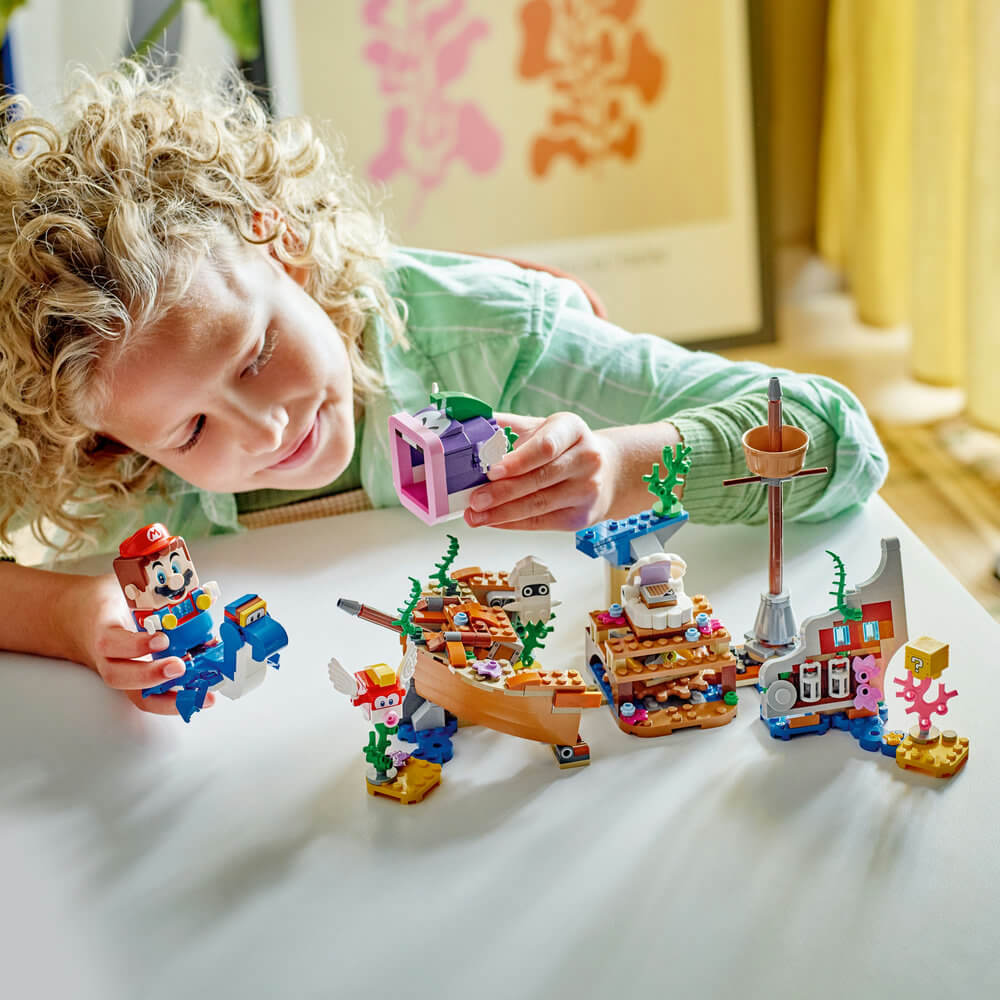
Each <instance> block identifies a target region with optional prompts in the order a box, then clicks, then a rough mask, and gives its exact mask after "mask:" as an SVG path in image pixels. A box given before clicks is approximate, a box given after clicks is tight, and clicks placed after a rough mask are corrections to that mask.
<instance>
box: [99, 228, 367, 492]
mask: <svg viewBox="0 0 1000 1000" xmlns="http://www.w3.org/2000/svg"><path fill="white" fill-rule="evenodd" d="M292 275H295V277H292ZM304 281H305V275H304V274H303V273H301V272H299V271H291V272H290V271H289V270H288V269H286V268H285V266H284V265H283V264H281V263H280V262H279V261H278V260H276V259H275V257H274V256H273V255H271V254H270V253H269V252H268V251H267V250H266V249H264V248H261V247H251V246H246V247H241V248H240V249H239V250H238V251H237V252H236V253H235V254H234V255H233V259H232V264H231V265H230V267H229V268H227V269H226V270H220V269H219V268H218V266H217V265H216V264H214V263H213V262H206V263H205V264H203V265H202V267H201V269H200V270H199V272H198V273H197V274H196V276H195V278H194V280H193V281H192V283H191V285H190V288H189V289H188V292H187V294H186V295H185V297H184V300H183V301H182V302H181V303H180V304H179V305H178V306H176V307H175V308H174V309H172V310H171V311H170V312H169V313H167V315H166V316H165V317H164V318H163V319H162V320H160V321H159V322H158V323H156V324H154V325H153V326H151V327H149V328H148V329H147V330H145V331H142V332H141V333H140V334H139V338H138V340H137V342H136V344H135V345H134V346H130V347H129V349H127V350H126V352H125V353H124V355H123V356H122V357H120V358H118V359H116V360H115V361H113V362H112V361H108V362H106V363H105V366H104V368H103V370H102V374H103V375H104V376H105V377H106V378H107V379H108V380H109V387H110V394H109V397H108V398H109V399H110V400H111V402H109V403H108V405H107V407H106V408H105V410H104V412H103V413H102V414H101V415H100V417H99V421H98V422H99V430H100V431H101V432H102V433H104V434H106V435H109V436H110V437H113V438H116V439H117V440H119V441H121V442H122V443H123V444H125V445H127V446H128V447H130V448H133V449H134V450H136V451H138V452H139V453H140V454H143V455H146V456H148V457H149V458H152V459H154V460H155V461H156V462H159V463H160V464H161V465H164V466H166V467H167V468H168V469H170V470H172V471H173V472H175V473H176V474H177V475H178V476H180V477H181V478H182V479H185V480H186V481H187V482H189V483H192V484H193V485H195V486H198V487H200V488H202V489H206V490H212V491H215V492H220V493H236V492H240V491H244V490H254V489H261V488H272V489H310V488H313V487H319V486H324V485H326V484H327V483H330V482H332V481H333V480H334V479H335V478H336V477H337V476H338V475H339V474H340V473H341V472H343V470H344V469H345V468H346V467H347V464H348V462H349V461H350V458H351V453H352V450H353V447H354V407H353V392H352V382H351V367H350V362H349V360H348V357H347V351H346V349H345V348H344V344H343V341H342V340H341V337H340V334H339V333H338V332H337V329H336V328H335V326H334V325H333V323H332V322H331V320H330V318H329V317H328V316H327V314H326V313H325V312H324V311H323V310H322V309H321V308H320V307H319V306H318V305H317V304H316V302H315V301H314V300H313V299H312V297H311V296H310V295H309V294H308V293H307V292H306V291H305V290H304V288H303V287H302V284H303V283H304Z"/></svg>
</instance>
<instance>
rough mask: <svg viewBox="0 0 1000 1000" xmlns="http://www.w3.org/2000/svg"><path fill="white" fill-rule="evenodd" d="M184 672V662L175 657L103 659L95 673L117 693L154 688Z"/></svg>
mask: <svg viewBox="0 0 1000 1000" xmlns="http://www.w3.org/2000/svg"><path fill="white" fill-rule="evenodd" d="M184 670H185V667H184V661H183V660H181V659H180V658H179V657H176V656H165V657H164V658H163V659H162V660H120V659H107V658H105V659H102V660H100V661H99V662H98V664H97V672H98V673H99V674H100V675H101V678H102V679H103V680H104V683H105V684H107V685H108V687H113V688H117V689H118V690H119V691H141V690H142V689H143V688H149V687H156V685H157V684H162V683H163V682H164V681H167V680H172V679H173V678H174V677H180V676H181V674H183V673H184Z"/></svg>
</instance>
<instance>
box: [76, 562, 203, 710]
mask: <svg viewBox="0 0 1000 1000" xmlns="http://www.w3.org/2000/svg"><path fill="white" fill-rule="evenodd" d="M63 613H64V615H65V618H66V622H65V624H66V626H67V628H68V629H69V630H71V633H72V636H73V640H74V641H73V645H72V647H71V648H72V649H73V650H74V652H75V655H74V656H73V659H75V660H77V661H78V662H80V663H83V664H85V665H86V666H88V667H90V668H91V669H93V670H96V671H97V673H98V674H100V676H101V678H102V680H103V681H104V683H105V684H107V685H108V687H113V688H117V689H118V690H120V691H124V692H125V696H126V697H127V698H128V699H129V701H131V702H132V703H133V704H134V705H135V706H136V707H137V708H140V709H142V710H143V711H144V712H155V713H156V714H157V715H175V714H176V713H177V706H176V704H175V702H176V698H177V695H176V692H174V691H169V692H167V693H166V694H151V695H150V696H149V697H148V698H143V696H142V689H143V688H149V687H155V686H156V685H157V684H162V683H163V682H164V681H166V680H169V679H171V678H173V677H179V676H180V675H181V674H183V673H184V664H183V661H181V660H180V658H179V657H176V656H169V657H165V658H164V659H162V660H152V661H150V660H148V659H145V657H146V656H147V655H148V654H149V653H151V652H154V651H156V650H161V649H166V648H167V645H168V640H167V637H166V636H165V635H164V634H163V633H162V632H157V633H155V634H153V635H149V634H148V633H147V632H136V630H135V628H134V626H133V624H132V621H131V617H130V616H129V613H128V609H127V608H126V606H125V602H124V600H123V598H122V595H121V590H120V589H119V587H118V581H117V580H116V579H115V578H114V576H112V575H110V574H109V575H107V576H95V577H81V578H80V584H79V586H77V587H75V588H74V589H73V591H72V592H71V593H70V594H69V595H68V596H67V602H66V605H65V606H64V612H63ZM214 702H215V696H214V695H213V694H212V693H211V692H209V693H208V695H207V696H206V698H205V706H206V707H208V706H209V705H212V704H214Z"/></svg>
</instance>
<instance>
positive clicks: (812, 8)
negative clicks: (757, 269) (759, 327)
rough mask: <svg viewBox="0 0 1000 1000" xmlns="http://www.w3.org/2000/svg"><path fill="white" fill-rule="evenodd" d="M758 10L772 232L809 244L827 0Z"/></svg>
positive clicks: (794, 0) (789, 0)
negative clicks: (764, 67) (766, 77)
mask: <svg viewBox="0 0 1000 1000" xmlns="http://www.w3.org/2000/svg"><path fill="white" fill-rule="evenodd" d="M761 13H762V17H763V29H764V30H763V36H764V48H765V59H766V65H767V67H768V73H769V76H770V94H769V102H768V103H769V112H770V113H769V116H768V117H769V119H770V121H769V129H770V130H769V136H768V137H769V142H770V150H771V171H770V173H771V177H770V192H769V195H770V197H769V204H770V211H771V231H772V233H773V238H774V241H775V243H777V244H778V245H779V246H785V245H802V244H808V245H810V246H812V245H813V244H814V243H815V220H816V165H817V161H818V156H819V131H820V114H821V110H822V99H823V67H824V56H825V45H826V37H825V36H826V13H827V0H763V4H762V6H761Z"/></svg>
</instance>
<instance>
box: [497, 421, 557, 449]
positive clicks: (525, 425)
mask: <svg viewBox="0 0 1000 1000" xmlns="http://www.w3.org/2000/svg"><path fill="white" fill-rule="evenodd" d="M493 416H494V418H495V419H496V422H497V423H498V424H499V425H500V426H501V427H509V428H510V429H511V430H512V431H513V432H514V433H515V434H516V435H517V436H518V440H517V442H515V444H514V447H515V448H516V447H517V446H518V445H519V444H520V443H521V441H520V439H521V438H522V437H524V435H525V434H530V433H531V432H532V431H533V430H535V429H536V428H537V427H540V426H541V425H542V424H544V423H545V418H544V417H525V416H522V415H521V414H520V413H494V414H493Z"/></svg>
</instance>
